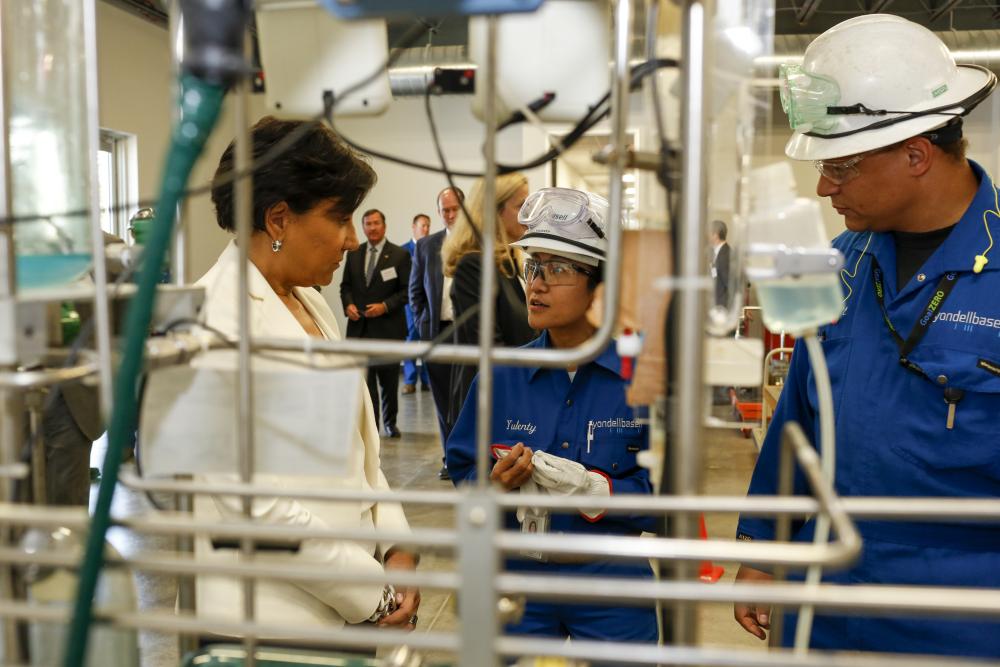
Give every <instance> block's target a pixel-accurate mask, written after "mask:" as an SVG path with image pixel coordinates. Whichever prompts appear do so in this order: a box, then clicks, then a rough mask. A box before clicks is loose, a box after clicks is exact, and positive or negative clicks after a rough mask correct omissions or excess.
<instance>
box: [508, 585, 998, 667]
mask: <svg viewBox="0 0 1000 667" xmlns="http://www.w3.org/2000/svg"><path fill="white" fill-rule="evenodd" d="M702 586H703V587H704V584H702ZM497 650H498V651H500V652H501V653H503V654H504V655H508V656H518V655H529V656H536V655H545V656H560V657H567V658H576V659H579V660H583V661H585V662H596V663H605V662H607V663H611V664H615V665H621V664H632V665H672V666H674V667H680V666H686V667H702V666H703V665H715V666H716V667H940V666H941V664H942V657H941V656H934V657H920V656H915V655H894V654H880V655H878V656H874V655H870V654H869V655H866V654H863V653H857V652H851V653H847V652H844V653H832V652H825V651H824V652H820V653H814V654H813V655H811V656H802V657H798V656H793V655H792V654H791V653H789V652H788V651H781V650H771V651H747V650H746V649H736V648H732V649H729V648H714V647H694V646H651V645H642V644H627V643H623V642H596V641H587V640H581V641H576V640H574V641H572V642H566V641H563V640H557V639H533V638H529V637H504V638H502V639H500V640H499V641H498V642H497ZM947 663H948V665H949V666H952V665H955V666H970V667H971V666H974V665H975V666H981V667H985V666H986V665H992V664H994V662H993V661H988V660H980V659H975V658H952V657H948V658H947Z"/></svg>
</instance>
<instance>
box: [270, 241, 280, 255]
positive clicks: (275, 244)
mask: <svg viewBox="0 0 1000 667" xmlns="http://www.w3.org/2000/svg"><path fill="white" fill-rule="evenodd" d="M280 250H281V241H271V252H279V251H280Z"/></svg>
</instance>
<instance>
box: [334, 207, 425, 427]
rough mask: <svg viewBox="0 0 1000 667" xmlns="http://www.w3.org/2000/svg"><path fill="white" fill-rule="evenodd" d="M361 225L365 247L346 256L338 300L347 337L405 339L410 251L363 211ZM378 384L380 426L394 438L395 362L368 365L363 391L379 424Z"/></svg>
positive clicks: (377, 216)
mask: <svg viewBox="0 0 1000 667" xmlns="http://www.w3.org/2000/svg"><path fill="white" fill-rule="evenodd" d="M361 221H362V225H363V229H364V233H365V238H367V239H368V242H367V243H363V244H361V247H360V248H358V249H357V250H355V251H353V252H350V253H348V255H347V265H346V266H345V267H344V278H343V281H342V282H341V283H340V299H341V301H342V302H343V304H344V314H345V315H347V319H348V320H349V322H348V323H347V337H348V338H389V339H395V340H405V339H406V314H405V312H404V311H403V307H404V306H405V305H406V291H407V287H408V285H409V284H410V253H408V252H406V251H405V250H403V249H402V248H400V247H399V246H397V245H393V244H392V243H390V242H389V241H388V240H387V239H386V238H385V215H384V214H383V213H382V212H381V211H379V210H378V209H370V210H368V211H365V213H364V215H363V216H361ZM379 386H381V388H382V400H381V406H382V411H381V423H382V424H383V425H384V427H385V428H384V431H385V434H386V435H388V436H389V437H390V438H398V437H399V429H398V428H396V412H397V410H398V407H399V397H398V392H399V364H396V363H393V364H386V365H383V366H370V367H369V368H368V392H369V393H370V394H371V397H372V406H373V407H374V408H375V416H376V421H379V419H378V418H379V416H380V415H379V409H378V406H379V404H380V402H379Z"/></svg>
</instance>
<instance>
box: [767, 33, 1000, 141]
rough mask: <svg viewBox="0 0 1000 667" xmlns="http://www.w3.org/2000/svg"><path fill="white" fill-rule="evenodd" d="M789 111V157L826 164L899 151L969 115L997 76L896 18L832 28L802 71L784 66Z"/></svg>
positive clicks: (812, 48)
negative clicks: (960, 61)
mask: <svg viewBox="0 0 1000 667" xmlns="http://www.w3.org/2000/svg"><path fill="white" fill-rule="evenodd" d="M781 78H782V89H781V97H782V105H783V107H784V108H785V112H786V113H787V114H788V118H789V123H790V124H791V126H792V129H793V130H795V133H794V134H793V135H792V138H791V139H790V140H789V141H788V144H787V145H786V146H785V154H786V155H788V157H790V158H792V159H795V160H826V159H831V158H838V157H844V156H847V155H854V154H856V153H863V152H865V151H870V150H874V149H876V148H883V147H885V146H891V145H892V144H894V143H897V142H900V141H903V140H905V139H908V138H910V137H913V136H916V135H918V134H922V133H925V132H927V131H929V130H933V129H935V128H938V127H941V126H943V125H945V124H947V123H949V122H950V121H952V120H954V119H955V118H960V117H961V116H964V115H966V114H967V113H969V112H970V111H972V109H973V108H975V106H976V105H977V104H979V103H980V102H982V101H983V100H984V99H985V98H986V97H988V96H989V94H990V93H991V92H992V91H993V88H994V87H995V86H996V82H997V79H996V76H995V75H994V74H993V73H992V72H990V71H989V70H987V69H985V68H983V67H979V66H977V65H956V64H955V59H954V58H953V57H952V55H951V53H950V52H949V51H948V47H946V46H945V45H944V43H943V42H942V41H941V40H940V39H939V38H938V37H937V35H935V34H934V33H933V32H931V31H930V30H928V29H927V28H924V27H923V26H920V25H918V24H916V23H913V22H912V21H908V20H906V19H904V18H902V17H899V16H892V15H889V14H869V15H867V16H859V17H856V18H853V19H849V20H847V21H844V22H843V23H840V24H838V25H836V26H834V27H833V28H830V29H829V30H827V31H826V32H824V33H823V34H822V35H820V36H819V37H817V38H816V39H815V40H813V42H812V44H810V45H809V48H807V49H806V52H805V57H804V59H803V62H802V65H801V66H782V68H781Z"/></svg>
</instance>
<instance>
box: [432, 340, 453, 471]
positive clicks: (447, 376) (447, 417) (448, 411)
mask: <svg viewBox="0 0 1000 667" xmlns="http://www.w3.org/2000/svg"><path fill="white" fill-rule="evenodd" d="M449 324H451V322H441V325H440V329H438V331H442V330H444V328H445V327H447V326H448V325H449ZM451 373H452V365H451V364H433V363H431V364H427V375H428V376H429V378H430V381H431V396H432V397H433V398H434V411H435V412H437V418H438V430H439V431H440V433H441V450H442V452H441V460H442V461H444V446H445V445H446V444H447V443H448V436H449V435H451V429H452V427H453V426H454V425H455V420H457V419H458V412H455V411H454V407H453V402H454V401H453V399H452V395H451V393H452V392H451Z"/></svg>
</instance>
